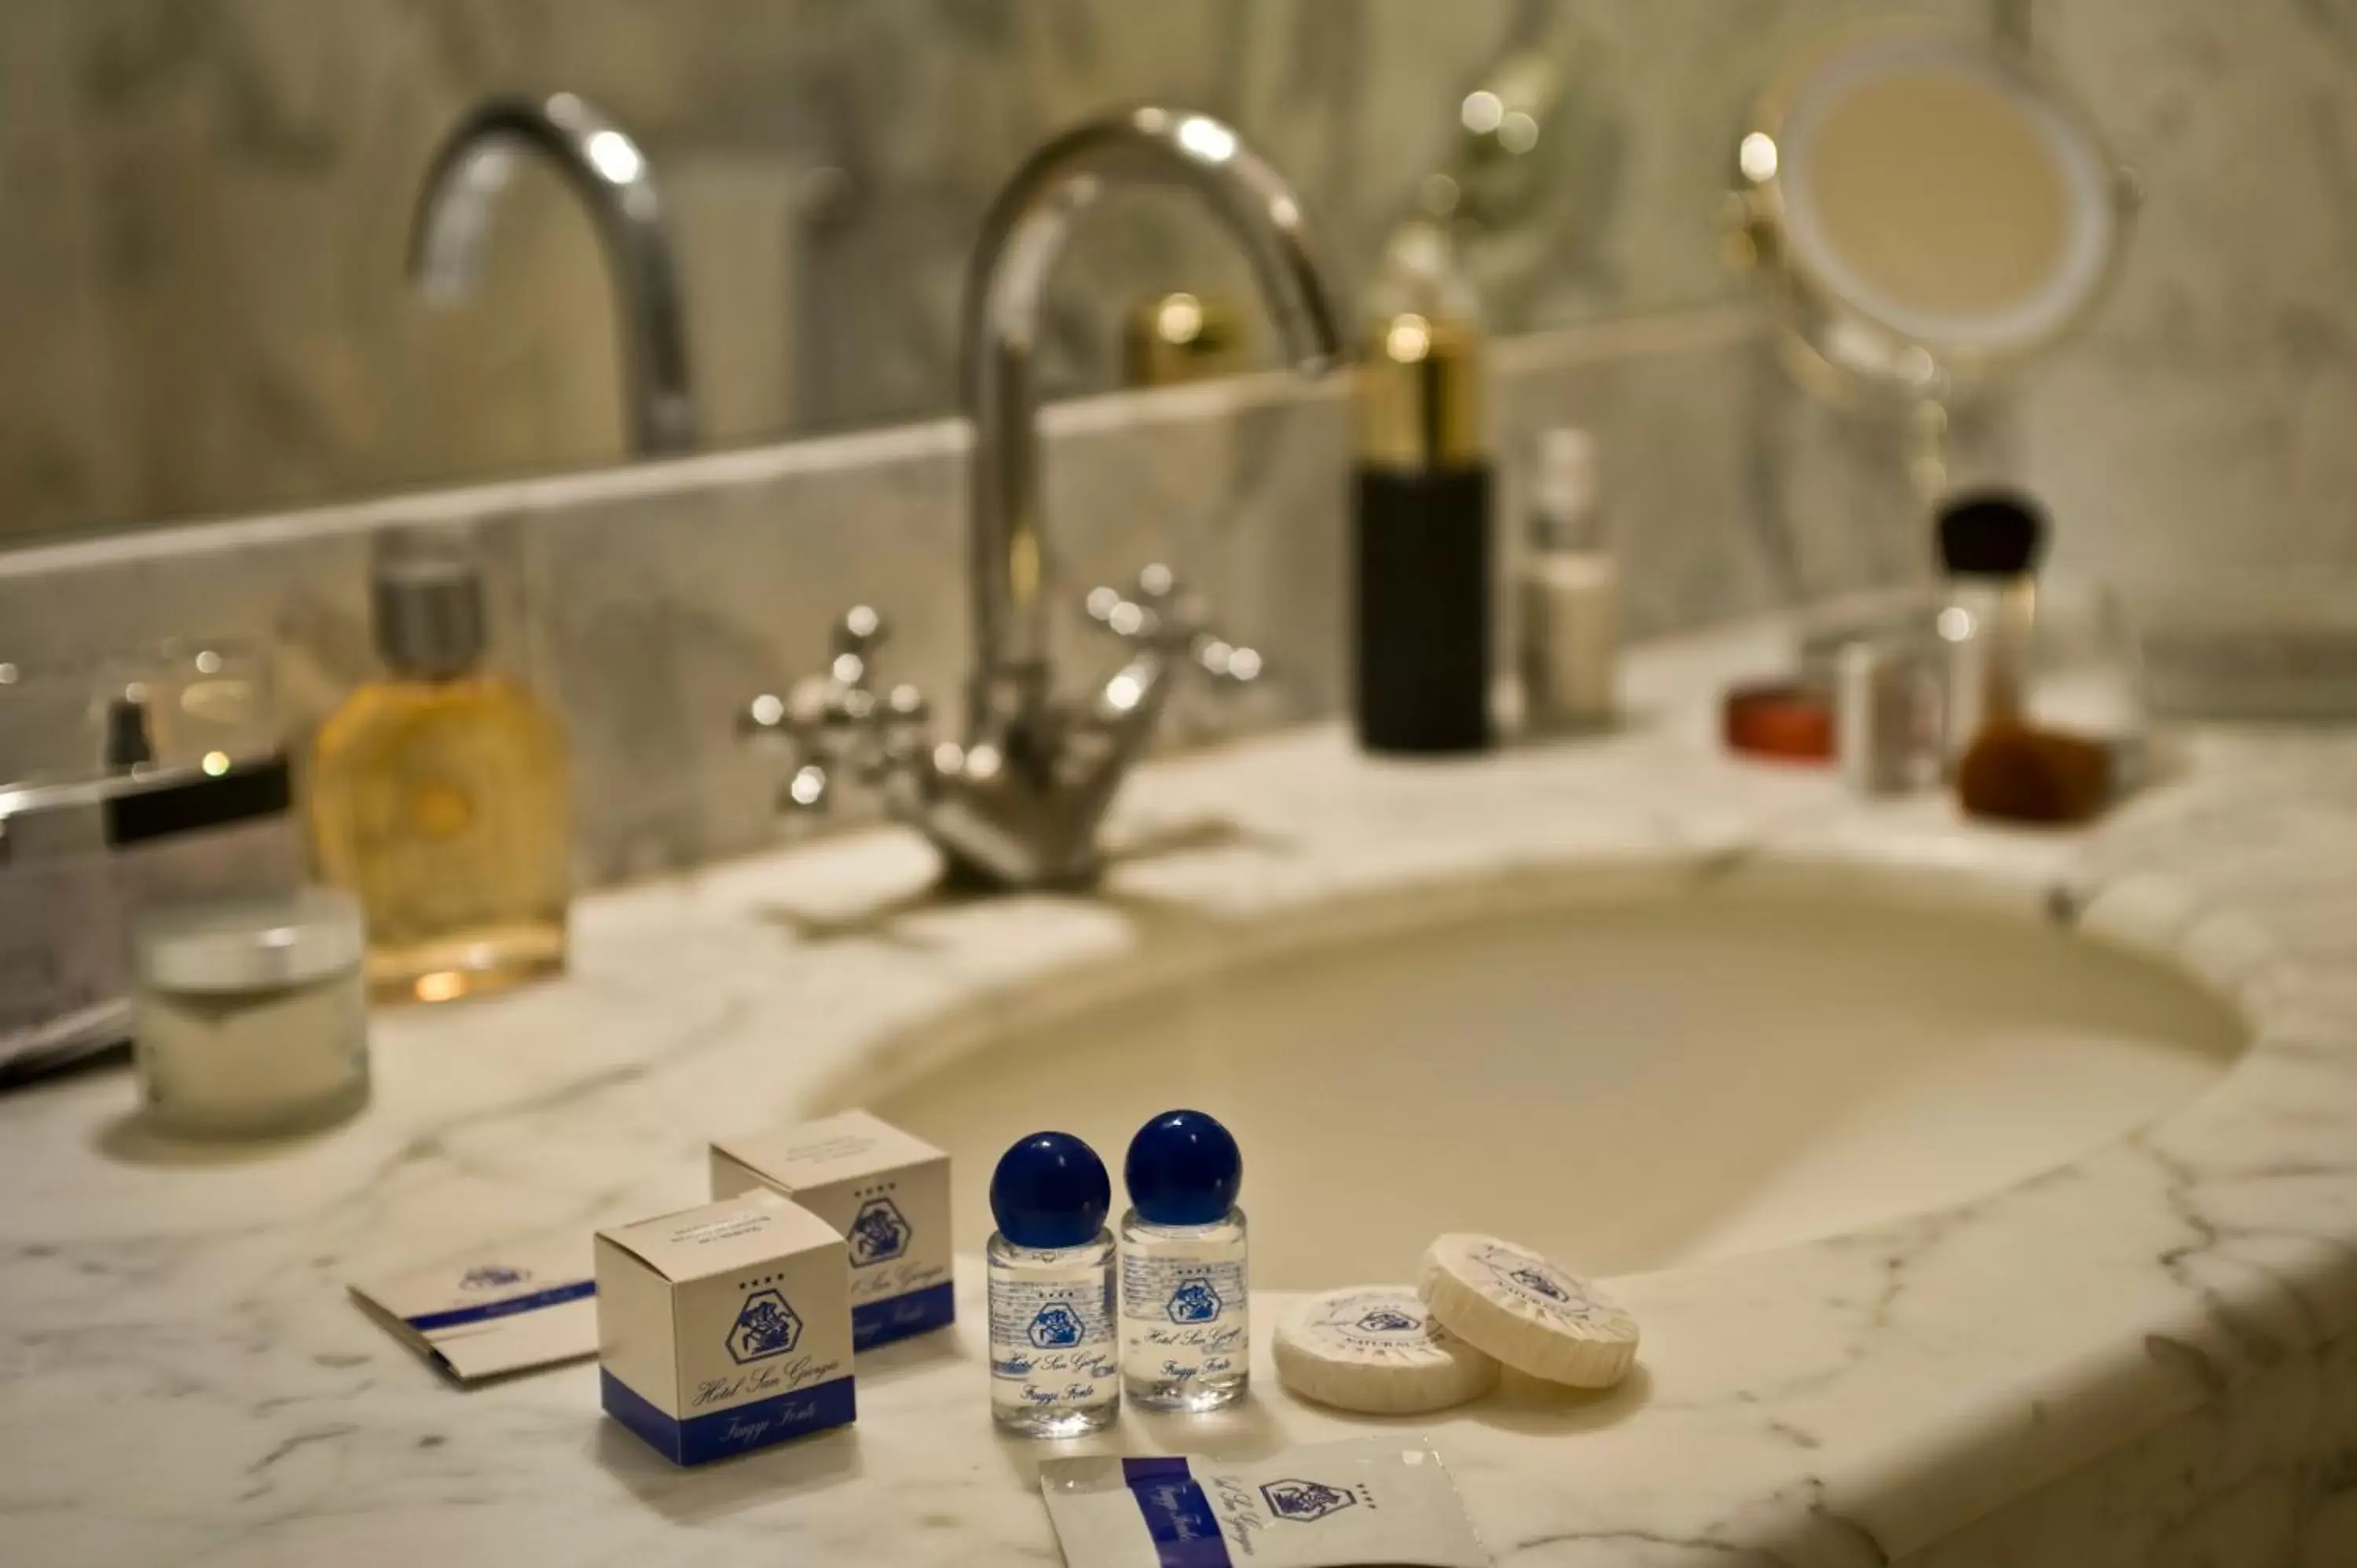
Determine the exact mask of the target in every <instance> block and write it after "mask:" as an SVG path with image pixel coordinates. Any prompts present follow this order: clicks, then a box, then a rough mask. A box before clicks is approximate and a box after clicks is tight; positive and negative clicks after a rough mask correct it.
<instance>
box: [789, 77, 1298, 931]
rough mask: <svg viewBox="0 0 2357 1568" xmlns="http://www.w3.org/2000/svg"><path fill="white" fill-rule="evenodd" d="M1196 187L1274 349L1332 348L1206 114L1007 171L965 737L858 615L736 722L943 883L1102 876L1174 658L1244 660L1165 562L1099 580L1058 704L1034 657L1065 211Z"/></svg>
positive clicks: (978, 430)
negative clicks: (1094, 674) (826, 658)
mask: <svg viewBox="0 0 2357 1568" xmlns="http://www.w3.org/2000/svg"><path fill="white" fill-rule="evenodd" d="M1135 180H1145V181H1150V182H1161V183H1175V184H1178V185H1180V186H1183V187H1186V188H1189V189H1191V190H1193V191H1194V192H1195V193H1196V194H1197V195H1198V196H1199V197H1200V198H1202V199H1204V200H1205V201H1206V202H1207V203H1208V204H1209V206H1210V207H1211V210H1212V211H1213V212H1214V213H1215V214H1216V215H1217V216H1218V217H1219V219H1220V220H1221V221H1222V223H1223V224H1224V225H1225V227H1226V228H1227V229H1228V230H1229V231H1230V232H1232V234H1233V235H1235V237H1236V238H1237V239H1238V240H1239V241H1240V242H1242V244H1243V248H1244V250H1245V252H1246V253H1247V254H1248V255H1249V256H1250V257H1251V259H1252V263H1253V266H1254V272H1255V273H1256V274H1258V276H1259V279H1260V283H1261V286H1262V289H1263V291H1264V292H1265V294H1266V295H1267V296H1268V299H1269V303H1270V306H1271V308H1272V310H1273V312H1274V314H1275V317H1276V320H1277V323H1278V325H1279V327H1280V328H1282V329H1283V331H1284V334H1285V337H1286V341H1287V344H1288V345H1289V347H1290V349H1291V351H1292V356H1293V358H1294V360H1295V361H1296V363H1297V364H1298V365H1299V366H1300V368H1301V369H1302V370H1303V371H1306V372H1308V373H1310V374H1317V373H1320V372H1322V371H1325V370H1326V369H1327V368H1328V367H1329V366H1331V365H1333V364H1335V363H1337V362H1339V361H1340V360H1341V358H1342V357H1343V345H1342V332H1341V328H1340V313H1339V312H1338V310H1337V309H1336V307H1335V304H1334V299H1333V295H1332V294H1331V292H1330V290H1329V287H1328V285H1327V283H1326V279H1325V275H1324V274H1323V272H1322V271H1321V270H1320V268H1319V266H1318V262H1317V260H1316V255H1315V251H1314V248H1313V247H1312V245H1311V244H1310V242H1309V238H1308V225H1307V223H1306V220H1305V219H1304V215H1303V213H1302V209H1301V206H1300V203H1299V201H1298V199H1297V198H1296V197H1295V196H1294V194H1293V191H1292V189H1291V188H1290V187H1288V186H1287V185H1286V181H1285V178H1284V177H1283V176H1281V175H1279V174H1278V173H1277V172H1276V170H1275V168H1274V167H1273V166H1271V165H1269V164H1268V163H1267V162H1266V160H1265V159H1263V158H1262V157H1261V156H1259V155H1258V154H1256V153H1254V151H1253V150H1252V149H1251V148H1250V147H1248V146H1246V145H1244V144H1243V141H1242V139H1241V138H1239V137H1238V136H1237V134H1235V132H1234V131H1232V130H1231V129H1230V128H1229V127H1227V126H1226V125H1224V124H1221V123H1220V122H1219V121H1217V120H1214V119H1212V118H1211V117H1210V116H1209V115H1205V114H1197V113H1189V112H1187V111H1183V110H1175V109H1163V108H1144V109H1137V110H1134V111H1132V112H1130V113H1125V114H1117V115H1113V116H1109V117H1107V118H1105V119H1102V120H1096V121H1092V122H1091V123H1089V124H1083V125H1081V126H1079V127H1077V128H1075V129H1073V130H1071V131H1069V132H1067V133H1065V134H1063V135H1061V136H1060V137H1058V138H1057V139H1056V140H1054V141H1052V142H1050V143H1049V144H1048V145H1046V146H1045V147H1042V148H1041V149H1040V150H1039V152H1038V153H1036V154H1034V155H1033V156H1032V157H1031V158H1030V159H1029V160H1028V162H1026V163H1025V164H1024V165H1023V166H1022V167H1021V168H1020V169H1018V170H1017V171H1016V174H1015V177H1013V178H1012V179H1011V180H1009V181H1008V182H1007V185H1006V188H1005V190H1004V191H1002V192H1001V193H1000V195H999V197H998V199H997V200H996V202H995V203H993V204H992V206H991V209H990V211H989V214H988V216H987V217H986V218H985V220H984V223H983V231H982V235H981V238H980V240H979V241H978V242H977V243H976V246H975V250H974V262H973V264H972V267H971V269H970V270H969V272H968V274H967V281H966V299H965V311H964V318H963V325H964V333H965V363H964V374H965V394H966V404H967V409H968V412H969V413H971V414H972V416H973V420H974V458H973V478H972V490H971V499H970V512H969V516H968V521H967V526H968V528H969V530H970V532H971V538H970V541H969V547H970V549H971V551H972V559H971V563H970V569H971V573H972V587H973V604H974V669H973V671H972V676H971V681H970V683H969V687H968V692H967V726H966V735H965V738H964V740H963V742H962V743H942V744H940V745H935V744H934V743H933V741H932V739H931V736H930V734H929V733H928V732H927V729H926V722H927V717H928V714H929V713H930V710H929V708H928V705H927V704H926V703H924V701H923V700H922V699H921V697H920V695H919V694H918V693H916V692H914V691H913V690H910V689H909V688H907V687H901V688H898V689H895V690H892V691H890V692H885V691H882V690H879V689H878V688H877V686H876V685H875V684H874V683H873V682H872V678H871V671H872V665H873V653H874V649H875V647H876V646H877V642H878V641H879V639H880V638H881V635H882V622H881V619H880V618H878V617H877V614H876V612H875V611H873V610H871V609H867V608H865V607H862V608H860V609H857V610H855V611H853V612H852V614H851V615H850V616H849V617H848V618H845V623H844V625H843V627H842V628H841V629H840V631H839V632H838V634H837V643H836V649H835V659H834V664H833V666H832V667H831V671H830V673H829V675H828V676H826V677H824V678H823V679H822V680H821V681H819V682H815V685H816V687H817V688H818V689H817V690H815V691H809V690H806V691H804V692H802V693H799V694H798V698H799V700H797V701H795V702H792V703H789V702H788V701H786V700H785V699H783V698H780V697H776V696H770V697H764V698H762V699H760V700H759V701H758V702H757V703H754V704H753V707H752V709H751V711H750V712H749V713H748V715H747V718H746V728H747V729H748V731H749V732H751V733H753V734H756V735H760V736H779V737H782V738H784V739H786V740H787V741H788V742H790V748H791V751H792V753H793V756H794V759H795V766H794V768H793V769H792V772H791V777H790V778H789V779H788V781H787V784H786V788H785V793H784V800H785V803H786V804H787V805H788V806H789V807H808V806H812V805H815V804H819V803H822V802H823V801H824V800H827V799H829V798H830V797H831V795H832V793H833V781H834V779H836V778H837V777H838V776H840V775H844V774H846V773H847V774H849V775H850V776H851V777H854V778H856V779H860V780H861V781H863V782H866V783H867V784H869V785H871V786H872V787H874V788H876V789H877V790H879V791H880V793H881V794H882V797H883V800H884V801H885V804H886V806H887V808H888V810H889V811H891V812H892V813H893V814H894V815H895V816H897V817H899V818H900V819H902V820H903V821H906V822H909V823H911V824H913V825H914V826H916V827H917V828H919V829H920V830H921V831H922V832H924V833H925V834H926V836H927V837H929V838H931V840H932V841H933V843H935V844H936V845H937V846H938V847H939V848H940V849H941V851H942V854H943V855H944V856H945V857H946V858H947V860H948V861H949V863H950V866H951V868H952V873H953V874H956V875H963V876H964V877H966V878H967V879H970V880H977V881H981V882H984V883H986V884H990V885H994V886H1016V887H1024V886H1075V885H1080V884H1084V883H1087V882H1089V881H1090V880H1092V878H1093V877H1094V876H1095V875H1097V873H1098V870H1099V869H1100V865H1101V862H1100V857H1099V851H1098V845H1097V830H1098V827H1099V825H1100V823H1101V822H1103V817H1104V813H1105V811H1106V810H1107V808H1108V807H1109V806H1110V805H1111V803H1112V800H1113V798H1114V793H1115V792H1116V790H1118V789H1119V788H1120V785H1121V781H1122V779H1124V777H1125V775H1126V774H1127V772H1128V770H1129V769H1130V768H1131V767H1132V766H1134V765H1135V762H1136V760H1137V759H1138V757H1140V756H1142V755H1143V754H1144V752H1145V750H1146V745H1147V743H1148V742H1149V741H1150V740H1151V738H1152V736H1153V732H1154V728H1155V725H1156V723H1157V719H1158V718H1159V716H1160V714H1161V712H1162V709H1163V706H1164V704H1165V703H1166V702H1167V700H1168V696H1169V693H1170V689H1171V686H1172V683H1173V682H1174V681H1176V680H1177V679H1178V678H1179V677H1180V676H1181V675H1182V674H1184V673H1185V672H1186V671H1189V670H1192V671H1196V672H1198V673H1200V674H1204V675H1208V676H1210V677H1211V678H1212V679H1214V680H1217V681H1221V682H1227V683H1232V684H1237V683H1244V682H1251V681H1253V680H1254V679H1255V678H1256V677H1257V676H1258V674H1259V672H1260V658H1259V655H1258V654H1256V653H1255V652H1254V651H1253V650H1250V649H1247V648H1239V647H1236V646H1235V645H1233V644H1232V643H1230V642H1228V641H1226V640H1224V639H1222V638H1220V637H1219V636H1217V635H1215V634H1214V633H1213V632H1212V630H1211V627H1210V625H1209V623H1208V620H1207V618H1206V617H1205V616H1204V614H1203V612H1202V609H1201V607H1200V605H1198V604H1197V603H1196V601H1195V600H1194V598H1193V596H1191V595H1189V594H1188V593H1187V592H1186V591H1185V590H1184V589H1183V588H1182V587H1181V586H1180V585H1179V583H1178V582H1177V580H1176V579H1175V578H1174V577H1173V575H1172V574H1171V573H1170V572H1169V571H1168V569H1167V568H1165V567H1162V566H1159V565H1156V566H1149V567H1147V568H1146V570H1145V571H1144V572H1143V573H1141V574H1140V575H1139V577H1138V580H1137V584H1136V585H1135V587H1134V588H1132V589H1129V590H1114V589H1110V588H1099V589H1098V590H1097V591H1096V592H1094V593H1092V594H1091V595H1090V596H1088V602H1087V608H1088V611H1089V614H1090V616H1091V618H1092V619H1093V620H1095V621H1096V623H1097V624H1098V625H1099V626H1100V627H1101V628H1103V629H1104V630H1106V631H1107V632H1110V633H1112V634H1113V635H1114V636H1115V637H1116V638H1119V639H1122V640H1123V641H1124V642H1125V643H1127V644H1128V645H1129V650H1130V651H1129V654H1128V657H1127V659H1126V661H1125V662H1124V663H1123V664H1121V665H1120V667H1119V668H1118V669H1117V670H1115V671H1114V673H1113V674H1112V675H1111V676H1110V677H1108V678H1106V679H1105V680H1103V682H1100V683H1099V684H1098V685H1097V686H1096V688H1095V689H1094V690H1093V691H1091V692H1087V693H1078V694H1074V695H1071V696H1061V695H1060V694H1059V693H1057V691H1056V689H1055V685H1056V683H1055V681H1054V678H1053V671H1052V670H1051V668H1050V666H1049V606H1050V603H1051V600H1050V594H1051V592H1052V591H1053V589H1054V587H1055V573H1054V571H1053V568H1052V551H1051V547H1050V543H1049V532H1048V529H1047V527H1046V520H1045V519H1044V517H1043V516H1042V515H1041V513H1042V508H1041V503H1040V485H1039V428H1038V424H1039V383H1038V376H1037V371H1036V367H1037V356H1038V352H1039V339H1040V337H1041V331H1042V313H1041V298H1042V295H1043V294H1044V293H1045V290H1046V287H1047V284H1048V279H1049V274H1051V273H1052V272H1053V270H1054V268H1055V264H1056V261H1057V258H1058V257H1059V255H1060V253H1061V252H1062V250H1063V246H1064V241H1065V239H1066V237H1067V236H1068V235H1069V234H1070V232H1071V227H1072V224H1073V222H1074V220H1076V219H1077V218H1078V217H1079V215H1080V214H1081V213H1082V211H1083V210H1084V209H1086V208H1087V207H1088V206H1089V205H1090V204H1091V202H1092V201H1093V200H1094V199H1095V198H1096V197H1097V196H1098V195H1099V194H1100V193H1101V192H1103V190H1104V189H1105V188H1106V187H1108V186H1109V185H1111V184H1114V183H1115V182H1118V181H1135Z"/></svg>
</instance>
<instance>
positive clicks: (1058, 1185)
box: [990, 1133, 1113, 1247]
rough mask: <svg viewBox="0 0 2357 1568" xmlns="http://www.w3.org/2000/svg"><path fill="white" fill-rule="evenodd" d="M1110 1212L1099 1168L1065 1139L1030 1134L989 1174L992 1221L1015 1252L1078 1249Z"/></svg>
mask: <svg viewBox="0 0 2357 1568" xmlns="http://www.w3.org/2000/svg"><path fill="white" fill-rule="evenodd" d="M1112 1207H1113V1182H1112V1180H1111V1179H1110V1178H1108V1177H1107V1176H1106V1175H1105V1168H1104V1162H1103V1160H1101V1159H1099V1158H1097V1152H1096V1151H1095V1150H1094V1149H1092V1148H1090V1147H1089V1146H1088V1145H1087V1144H1084V1143H1082V1141H1081V1140H1080V1139H1078V1138H1075V1137H1073V1136H1072V1135H1071V1133H1032V1134H1031V1135H1030V1136H1029V1137H1028V1138H1025V1139H1023V1140H1021V1141H1020V1142H1019V1143H1017V1144H1015V1145H1014V1147H1012V1148H1010V1149H1008V1150H1007V1151H1006V1153H1005V1154H1003V1155H999V1156H998V1168H997V1169H996V1171H994V1172H992V1173H991V1176H990V1213H991V1217H992V1218H993V1219H996V1220H997V1221H998V1230H999V1233H1000V1234H1001V1235H1003V1236H1005V1237H1006V1239H1007V1240H1009V1241H1012V1242H1014V1243H1015V1244H1016V1245H1017V1246H1018V1247H1077V1246H1079V1245H1080V1244H1081V1243H1082V1242H1083V1241H1087V1240H1092V1239H1093V1238H1094V1237H1095V1236H1096V1233H1097V1232H1098V1231H1100V1230H1103V1229H1104V1222H1105V1211H1106V1210H1107V1209H1109V1208H1112Z"/></svg>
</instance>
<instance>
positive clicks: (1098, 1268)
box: [989, 1133, 1121, 1437]
mask: <svg viewBox="0 0 2357 1568" xmlns="http://www.w3.org/2000/svg"><path fill="white" fill-rule="evenodd" d="M1112 1207H1113V1183H1112V1181H1111V1180H1110V1179H1109V1178H1108V1177H1107V1176H1105V1168H1104V1162H1103V1160H1100V1159H1099V1158H1097V1155H1096V1151H1095V1150H1093V1149H1092V1148H1090V1147H1089V1146H1088V1144H1084V1143H1082V1141H1081V1140H1080V1139H1078V1138H1075V1137H1073V1136H1072V1135H1071V1133H1033V1134H1032V1135H1031V1136H1029V1137H1028V1138H1025V1139H1024V1140H1022V1141H1021V1142H1020V1143H1018V1144H1016V1145H1015V1146H1014V1147H1012V1148H1010V1149H1008V1150H1007V1151H1006V1154H1004V1155H1001V1156H999V1161H998V1168H997V1170H996V1172H994V1173H993V1174H992V1176H991V1178H990V1212H991V1216H992V1218H993V1219H996V1220H997V1222H998V1230H996V1232H995V1233H994V1234H993V1235H992V1236H991V1238H990V1246H989V1262H990V1417H991V1419H992V1420H993V1421H995V1422H996V1423H998V1424H999V1425H1000V1426H1002V1427H1005V1428H1006V1430H1007V1431H1009V1432H1014V1433H1019V1434H1022V1435H1023V1436H1026V1437H1079V1436H1082V1435H1083V1434H1087V1433H1091V1432H1096V1431H1100V1430H1102V1429H1103V1428H1104V1427H1106V1426H1110V1425H1111V1424H1113V1422H1114V1418H1115V1417H1117V1416H1119V1415H1120V1414H1121V1362H1120V1358H1119V1354H1118V1347H1117V1344H1116V1339H1115V1332H1114V1297H1113V1273H1114V1245H1113V1232H1111V1231H1110V1230H1106V1229H1105V1215H1106V1213H1107V1212H1108V1211H1109V1210H1110V1209H1111V1208H1112Z"/></svg>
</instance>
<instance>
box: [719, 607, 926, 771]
mask: <svg viewBox="0 0 2357 1568" xmlns="http://www.w3.org/2000/svg"><path fill="white" fill-rule="evenodd" d="M889 636H890V630H889V628H888V627H887V626H886V625H885V622H884V618H883V617H882V616H880V615H878V614H877V612H876V611H875V610H874V609H873V608H872V607H869V606H866V605H855V606H854V607H852V608H851V609H850V610H849V611H848V612H847V613H846V614H845V616H844V618H843V619H842V620H841V621H839V622H838V623H836V626H835V628H834V657H833V658H832V659H831V660H829V661H828V664H827V671H826V673H825V674H823V675H814V676H811V677H809V678H808V679H806V680H803V681H800V682H796V683H795V685H794V688H793V690H792V691H791V693H788V694H787V695H785V696H780V695H778V694H776V693H762V694H761V695H760V696H758V697H756V698H754V699H753V700H752V702H750V703H748V704H746V708H745V711H744V713H743V714H740V715H739V716H738V719H737V733H738V735H740V736H743V737H744V738H745V739H746V740H748V741H749V742H751V743H753V744H755V745H759V746H770V747H775V748H777V749H780V750H782V751H783V752H784V753H785V755H786V757H787V758H788V759H789V760H788V768H789V771H788V773H787V777H786V781H785V783H784V784H783V785H782V786H781V787H780V789H779V792H778V808H779V810H780V811H824V810H826V808H827V807H829V806H830V805H832V804H833V803H834V795H835V783H836V780H837V779H843V778H846V777H847V778H851V779H857V780H859V781H860V782H862V783H867V784H874V783H877V782H879V781H881V780H882V779H884V778H885V777H886V776H887V775H888V774H889V773H890V772H892V771H893V770H894V769H896V768H901V767H904V766H906V765H908V764H909V763H910V762H912V761H913V760H915V759H916V758H918V757H921V756H922V755H923V754H924V753H925V752H926V751H927V750H928V749H929V748H930V744H931V743H930V739H929V736H928V733H927V724H928V720H929V719H930V717H931V704H929V703H927V702H926V701H925V696H924V693H921V692H920V691H919V690H917V688H916V687H914V686H910V685H906V684H903V685H898V686H894V687H892V688H891V689H890V690H889V691H888V692H885V693H881V694H878V693H877V690H876V682H875V671H876V659H875V655H876V650H877V649H878V648H880V647H882V646H883V645H884V643H885V642H886V641H887V640H888V638H889Z"/></svg>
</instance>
